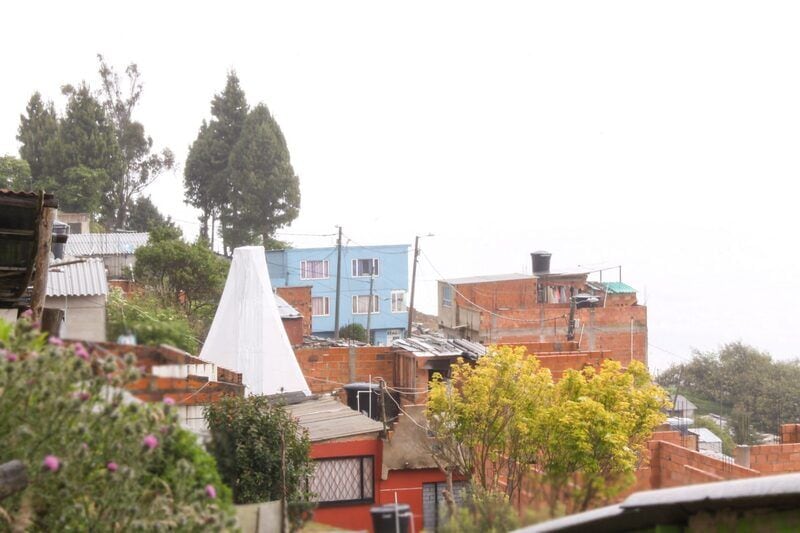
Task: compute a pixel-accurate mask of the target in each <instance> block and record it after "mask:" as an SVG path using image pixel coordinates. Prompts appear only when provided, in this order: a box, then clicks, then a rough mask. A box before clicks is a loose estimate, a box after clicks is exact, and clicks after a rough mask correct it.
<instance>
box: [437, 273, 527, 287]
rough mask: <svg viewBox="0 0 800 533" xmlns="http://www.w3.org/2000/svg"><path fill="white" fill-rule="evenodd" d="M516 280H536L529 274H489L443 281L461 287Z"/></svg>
mask: <svg viewBox="0 0 800 533" xmlns="http://www.w3.org/2000/svg"><path fill="white" fill-rule="evenodd" d="M518 279H536V276H531V275H530V274H489V275H486V276H471V277H467V278H453V279H444V280H441V281H444V282H445V283H449V284H450V285H462V284H466V283H491V282H493V281H513V280H518Z"/></svg>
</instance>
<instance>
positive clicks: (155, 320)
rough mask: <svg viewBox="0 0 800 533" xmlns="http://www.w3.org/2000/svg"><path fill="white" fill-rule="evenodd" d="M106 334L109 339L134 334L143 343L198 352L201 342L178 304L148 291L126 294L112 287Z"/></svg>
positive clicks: (107, 309) (108, 305) (109, 297)
mask: <svg viewBox="0 0 800 533" xmlns="http://www.w3.org/2000/svg"><path fill="white" fill-rule="evenodd" d="M106 311H107V313H108V317H107V319H106V334H107V336H108V338H109V339H112V340H113V339H116V338H117V337H119V336H120V335H126V334H130V333H133V334H134V335H136V341H137V342H138V343H139V344H149V345H154V346H157V345H159V344H169V345H170V346H175V347H176V348H180V349H181V350H184V351H187V352H189V353H197V349H198V347H199V343H198V341H197V337H196V335H195V331H194V330H193V329H192V326H191V324H190V322H189V319H188V318H187V317H186V315H185V314H184V313H183V311H182V310H181V309H179V308H176V307H175V306H171V305H165V304H164V302H163V300H162V299H161V298H158V297H157V296H155V295H152V294H147V293H137V294H129V295H127V296H126V295H124V294H123V293H122V291H121V290H119V289H116V288H115V289H112V290H111V293H110V294H109V296H108V304H107V308H106Z"/></svg>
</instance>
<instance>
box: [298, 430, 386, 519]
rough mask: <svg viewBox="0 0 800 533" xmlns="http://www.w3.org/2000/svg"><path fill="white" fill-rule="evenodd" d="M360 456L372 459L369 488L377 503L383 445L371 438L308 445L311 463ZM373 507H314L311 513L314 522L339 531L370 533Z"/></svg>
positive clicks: (376, 439) (364, 505)
mask: <svg viewBox="0 0 800 533" xmlns="http://www.w3.org/2000/svg"><path fill="white" fill-rule="evenodd" d="M360 455H373V456H375V463H374V464H375V472H374V477H373V487H374V494H375V502H377V501H378V494H379V489H380V480H381V469H382V468H383V441H381V440H380V439H379V438H372V439H363V440H347V441H336V442H320V443H312V444H311V458H312V459H325V458H330V457H355V456H360ZM375 505H377V503H364V504H358V505H339V506H336V505H334V506H330V507H318V508H317V509H316V510H315V511H314V521H316V522H320V523H322V524H328V525H330V526H336V527H340V528H342V529H354V530H366V531H372V516H371V515H370V513H369V510H370V508H372V507H374V506H375Z"/></svg>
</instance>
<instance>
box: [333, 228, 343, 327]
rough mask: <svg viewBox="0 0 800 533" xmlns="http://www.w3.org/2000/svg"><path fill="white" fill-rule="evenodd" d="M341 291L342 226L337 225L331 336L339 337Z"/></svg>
mask: <svg viewBox="0 0 800 533" xmlns="http://www.w3.org/2000/svg"><path fill="white" fill-rule="evenodd" d="M341 292H342V227H341V226H339V238H338V239H337V240H336V304H335V305H336V312H335V313H334V319H333V338H334V340H338V339H339V295H340V294H341Z"/></svg>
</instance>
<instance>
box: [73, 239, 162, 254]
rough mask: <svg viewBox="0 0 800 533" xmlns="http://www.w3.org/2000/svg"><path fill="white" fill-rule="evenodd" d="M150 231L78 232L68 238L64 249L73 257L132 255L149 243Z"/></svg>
mask: <svg viewBox="0 0 800 533" xmlns="http://www.w3.org/2000/svg"><path fill="white" fill-rule="evenodd" d="M148 237H149V234H148V233H76V234H74V235H70V236H69V238H68V239H67V245H66V248H65V249H64V251H65V253H66V254H67V255H71V256H73V257H91V256H97V255H131V254H133V253H134V252H135V251H136V249H137V248H138V247H140V246H144V245H145V244H147V239H148Z"/></svg>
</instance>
